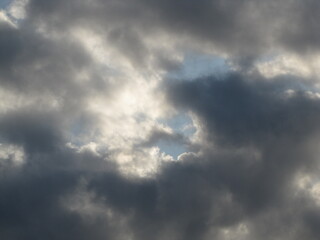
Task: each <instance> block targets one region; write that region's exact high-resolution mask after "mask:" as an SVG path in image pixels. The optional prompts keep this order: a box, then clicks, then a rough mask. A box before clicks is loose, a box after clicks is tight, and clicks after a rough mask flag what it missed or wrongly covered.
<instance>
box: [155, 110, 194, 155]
mask: <svg viewBox="0 0 320 240" xmlns="http://www.w3.org/2000/svg"><path fill="white" fill-rule="evenodd" d="M158 122H159V123H161V124H164V125H166V126H168V127H170V128H171V129H172V130H173V131H174V132H176V133H180V134H182V135H183V136H185V137H186V138H188V137H191V136H192V135H193V134H194V133H195V131H196V129H195V127H193V122H192V119H191V118H190V116H189V115H188V114H187V113H179V114H176V115H175V116H173V117H171V118H167V119H159V120H158ZM157 146H158V147H159V148H160V150H161V151H162V152H164V153H166V154H169V155H171V156H172V157H173V158H175V159H177V158H178V156H179V155H180V154H182V153H184V152H186V151H187V146H186V143H182V142H174V141H165V140H160V141H159V142H157Z"/></svg>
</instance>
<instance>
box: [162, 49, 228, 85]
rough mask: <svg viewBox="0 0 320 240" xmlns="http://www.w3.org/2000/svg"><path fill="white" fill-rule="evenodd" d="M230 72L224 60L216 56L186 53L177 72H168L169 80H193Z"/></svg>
mask: <svg viewBox="0 0 320 240" xmlns="http://www.w3.org/2000/svg"><path fill="white" fill-rule="evenodd" d="M229 71H230V66H229V64H228V62H227V60H226V59H224V58H222V57H219V56H217V55H209V54H200V53H186V54H185V55H184V60H183V62H182V64H181V66H180V68H178V69H177V70H174V71H171V72H168V73H167V75H166V77H167V78H169V79H179V80H193V79H196V78H199V77H206V76H210V75H215V76H220V75H224V74H226V73H227V72H229Z"/></svg>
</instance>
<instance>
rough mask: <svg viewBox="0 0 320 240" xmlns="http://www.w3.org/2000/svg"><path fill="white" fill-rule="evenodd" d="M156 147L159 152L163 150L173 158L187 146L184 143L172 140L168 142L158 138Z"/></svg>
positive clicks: (184, 150) (185, 149)
mask: <svg viewBox="0 0 320 240" xmlns="http://www.w3.org/2000/svg"><path fill="white" fill-rule="evenodd" d="M157 147H159V149H160V151H161V152H164V153H166V154H168V155H170V156H172V157H173V158H174V159H177V158H178V156H179V155H180V154H182V153H184V152H186V151H187V148H186V146H185V145H184V144H181V143H177V142H172V141H170V142H169V141H164V140H160V141H159V142H158V143H157Z"/></svg>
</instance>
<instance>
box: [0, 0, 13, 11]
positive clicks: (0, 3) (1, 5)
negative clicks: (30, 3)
mask: <svg viewBox="0 0 320 240" xmlns="http://www.w3.org/2000/svg"><path fill="white" fill-rule="evenodd" d="M11 2H12V0H0V9H5V8H7V7H8V6H9V5H10V3H11Z"/></svg>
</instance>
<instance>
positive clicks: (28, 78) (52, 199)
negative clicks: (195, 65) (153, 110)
mask: <svg viewBox="0 0 320 240" xmlns="http://www.w3.org/2000/svg"><path fill="white" fill-rule="evenodd" d="M318 10H319V6H318V3H317V2H316V1H312V0H310V1H309V0H307V1H304V2H303V3H302V2H299V1H295V0H283V1H268V2H267V3H266V2H265V1H260V0H241V1H231V0H214V1H209V0H200V1H191V0H186V1H182V0H181V1H180V0H177V1H168V0H162V1H157V0H149V1H144V0H134V1H128V0H123V1H116V0H108V1H99V0H93V1H68V2H65V1H61V0H59V1H53V0H46V1H43V0H41V1H40V0H30V1H29V3H28V4H27V5H26V18H25V19H22V20H20V22H18V24H17V26H16V27H15V26H13V25H12V24H9V23H8V22H5V21H2V20H1V24H0V84H1V87H0V90H1V93H3V96H4V97H1V100H2V101H3V103H1V104H0V143H1V145H0V173H1V175H0V238H1V239H4V240H20V239H27V240H28V239H30V240H31V239H47V238H49V239H59V240H60V239H83V240H85V239H97V240H99V239H111V240H118V239H129V238H130V239H139V240H144V239H159V240H162V239H174V240H180V239H181V240H182V239H183V240H186V239H190V240H194V239H203V240H207V239H218V240H231V239H246V240H251V239H252V240H254V239H262V240H269V239H270V240H271V239H272V240H273V239H284V240H286V239H288V240H289V239H290V240H295V239H310V240H313V239H318V235H319V224H320V216H319V210H320V209H319V203H318V202H319V199H317V198H319V196H318V195H317V194H318V193H317V192H319V189H317V182H318V177H317V175H318V171H319V163H318V156H319V150H318V144H319V139H320V138H319V130H320V128H319V122H320V98H319V95H318V94H317V88H316V85H313V84H314V82H316V80H314V79H311V80H313V81H310V79H304V78H301V77H298V76H291V75H285V76H277V77H274V78H272V79H270V78H269V79H266V78H265V77H264V76H261V75H259V74H258V73H256V71H251V72H250V71H249V70H251V68H250V66H251V63H252V62H253V61H254V59H255V57H256V56H260V55H262V54H265V53H269V51H273V50H278V49H285V51H292V52H294V53H296V54H301V56H303V55H304V54H305V53H310V52H311V53H312V54H315V53H316V52H317V51H318V47H319V46H318V44H319V43H318V42H319V41H318V40H319V39H318V38H319V36H318V35H319V34H318V33H317V32H318V31H317V18H318V17H317V14H316V13H317V11H318ZM0 17H1V16H0ZM76 29H78V30H79V29H80V30H81V29H82V30H88V29H90V31H92V33H94V34H97V35H98V36H99V37H100V38H101V40H102V43H103V44H102V45H103V46H104V47H105V48H107V49H108V50H110V51H111V52H116V54H115V55H112V56H116V57H118V58H119V59H121V57H124V58H125V59H127V60H129V62H131V63H132V66H128V65H126V63H125V64H123V65H121V64H120V65H117V64H118V63H119V62H121V60H119V59H108V60H109V62H108V64H105V65H104V64H102V63H101V62H99V60H98V59H96V58H95V57H94V54H92V52H93V51H95V50H96V49H95V48H92V49H89V48H86V47H85V46H84V45H83V44H82V43H81V41H77V39H76V38H75V36H73V35H72V34H73V33H74V32H73V30H76ZM161 35H165V36H166V37H167V41H168V43H167V45H170V46H171V44H173V45H172V46H171V47H172V48H174V47H177V49H178V50H179V51H184V48H185V47H186V42H188V41H190V42H191V43H192V44H191V45H193V46H201V45H206V44H209V45H210V48H211V47H212V46H213V47H214V48H215V50H216V51H218V52H220V53H223V54H225V55H227V56H228V57H229V59H228V60H230V59H231V60H236V61H238V62H239V63H240V65H242V66H244V67H245V68H243V69H242V71H238V72H237V71H234V72H229V73H228V74H225V75H221V76H219V77H216V76H208V77H200V78H198V79H194V80H184V79H182V80H181V81H177V80H174V81H169V80H163V79H161V80H158V81H159V82H157V84H158V85H157V84H155V85H157V86H156V87H155V89H153V90H154V92H156V91H157V93H158V92H160V93H162V94H155V96H154V101H155V102H157V101H159V102H161V101H162V99H160V98H161V97H163V96H164V98H165V99H166V100H165V102H161V103H163V104H166V106H164V108H165V107H167V108H169V109H171V110H175V111H177V112H179V111H183V112H188V113H190V114H191V115H192V117H193V118H194V120H197V126H196V127H197V129H198V132H197V133H196V135H195V138H196V140H193V139H191V138H188V136H185V135H183V134H182V133H177V131H176V129H171V130H172V132H171V130H170V131H169V130H168V131H165V130H163V129H164V128H161V127H159V126H158V125H157V124H156V121H155V117H154V118H151V117H150V116H146V115H147V114H142V115H141V116H143V117H142V118H143V119H141V121H135V118H137V116H140V115H139V114H141V113H140V112H134V113H133V114H132V115H133V116H132V117H131V118H128V119H127V122H124V121H122V120H123V118H125V117H127V116H126V115H125V113H121V114H118V111H119V112H120V109H118V108H120V107H122V105H121V104H122V101H124V102H126V101H127V102H129V104H128V106H126V107H127V108H125V110H126V111H128V112H129V111H130V110H131V108H132V105H130V104H131V103H132V102H134V98H133V99H132V98H131V96H130V95H128V96H127V98H124V100H123V98H121V97H122V96H121V93H122V88H125V87H126V86H127V85H126V84H129V83H132V82H135V81H138V80H140V82H138V84H136V85H133V86H138V87H141V86H142V88H143V87H144V86H146V85H143V84H145V83H146V82H147V83H149V80H150V79H151V77H150V76H149V75H148V76H145V75H147V74H145V73H146V72H147V70H148V68H149V67H150V66H151V67H154V68H155V69H152V70H154V72H156V74H155V75H157V77H158V78H160V77H159V76H163V75H162V74H158V72H157V71H159V69H158V67H159V66H162V67H160V68H161V70H164V69H170V68H177V67H178V65H177V63H178V62H179V61H178V60H175V58H174V57H171V56H167V54H166V52H164V51H162V48H161V47H159V46H164V45H166V44H165V43H163V42H160V41H162V39H163V38H159V39H161V40H159V39H158V37H160V36H161ZM90 37H91V35H85V37H83V38H84V39H81V40H84V41H86V40H88V39H89V40H90ZM186 39H187V40H188V41H186ZM180 40H181V45H183V46H176V45H179V43H180ZM157 41H159V42H157ZM169 41H172V43H171V42H169ZM185 41H186V42H185ZM190 42H188V43H190ZM157 47H159V48H157ZM178 47H181V49H180V48H178ZM91 51H92V52H91ZM98 51H99V50H98ZM202 51H205V49H203V50H202ZM101 52H102V53H103V54H104V53H105V52H103V51H102V50H101ZM103 54H102V55H103ZM152 61H154V63H155V65H154V66H153V65H152V64H151V65H150V62H152ZM113 63H117V64H115V66H116V67H114V68H117V67H118V68H119V69H112V67H109V65H110V66H111V65H112V64H113ZM106 65H108V66H106ZM147 65H148V66H147ZM121 67H123V69H120V68H121ZM130 67H132V68H130ZM128 69H129V70H128ZM122 71H124V72H125V71H128V72H126V73H127V75H125V74H124V76H122V75H121V72H122ZM134 71H136V72H134ZM137 72H138V73H139V74H137ZM131 76H132V77H131ZM143 77H144V78H146V81H145V82H144V81H141V79H140V78H143ZM137 79H138V80H137ZM150 82H151V80H150ZM139 84H140V85H139ZM129 90H132V91H134V89H133V88H131V89H129ZM154 92H152V93H154ZM129 93H130V91H129ZM138 93H139V94H143V91H140V92H138ZM101 99H102V100H101ZM143 100H144V101H147V100H149V99H147V100H145V99H143ZM99 101H100V102H101V101H102V103H103V104H100V105H99V104H97V105H95V103H96V102H99ZM117 102H120V103H121V104H119V105H116V104H115V103H117ZM126 104H127V103H126ZM136 104H137V105H138V104H141V103H140V102H137V103H136ZM142 106H145V105H142ZM140 108H141V107H140ZM142 108H143V107H142ZM159 108H160V107H159ZM110 109H111V110H110ZM143 110H144V109H142V110H141V109H139V111H143ZM108 111H109V112H108ZM101 112H102V113H101ZM100 113H101V114H100ZM99 114H100V115H99ZM135 114H136V115H135ZM150 115H152V114H150ZM148 117H149V118H148ZM104 118H108V120H109V121H103V120H104ZM144 118H146V119H144ZM150 119H151V120H153V122H152V124H150V122H147V121H151V120H150ZM156 120H157V119H156ZM143 121H146V122H147V123H148V124H145V125H143V127H141V128H138V129H134V130H132V125H130V124H131V123H132V122H134V123H135V124H141V122H143ZM114 122H120V124H122V125H121V128H120V129H123V131H119V128H115V129H113V127H114V126H115V125H113V123H114ZM134 126H135V125H134ZM150 126H152V127H150ZM117 127H118V125H117ZM141 129H142V131H144V132H143V133H141V132H140V131H141ZM103 131H106V132H111V133H112V134H110V135H105V136H108V137H109V138H104V136H103V137H101V139H102V140H101V139H98V138H99V137H100V136H101V135H103V133H102V132H103ZM126 131H128V132H129V133H128V134H127V135H125V134H124V133H122V132H126ZM132 132H133V133H132ZM121 134H124V135H123V136H124V137H123V139H121V140H123V141H119V140H118V139H117V140H114V139H113V137H115V138H116V137H117V136H119V135H121ZM132 135H133V136H132ZM110 136H112V137H110ZM141 136H143V137H141ZM132 138H134V140H132ZM97 139H98V140H99V141H100V142H99V144H96V142H95V141H98V140H97ZM117 141H118V142H117ZM130 141H132V142H130ZM159 141H166V142H168V143H172V144H174V143H179V144H183V145H186V146H187V148H188V149H189V150H190V151H193V152H185V153H183V154H182V155H180V157H179V160H175V161H169V160H166V161H165V160H157V161H159V163H158V165H157V168H156V169H155V172H154V173H153V174H151V175H150V176H147V177H141V176H132V175H130V174H128V173H127V172H126V171H124V170H123V165H124V164H123V162H121V161H120V160H119V161H116V160H115V159H114V158H115V156H114V153H116V154H118V153H121V152H122V150H123V152H124V153H125V154H127V153H128V151H131V152H132V155H134V153H135V151H136V152H139V151H142V149H144V150H145V149H149V148H150V147H151V146H154V145H157V144H158V142H159ZM108 142H112V143H113V144H110V145H108ZM91 143H93V144H91ZM90 144H91V145H90ZM94 144H96V145H99V146H98V147H97V148H95V147H92V146H96V145H94ZM126 144H127V145H128V146H126ZM115 145H116V147H115ZM6 147H7V148H8V149H9V148H10V149H19V151H21V154H22V158H23V160H22V162H20V163H19V162H17V160H16V159H15V155H14V154H13V153H12V152H10V151H12V150H10V151H9V150H8V151H6ZM109 148H110V149H109ZM132 148H134V149H132ZM128 149H129V150H128ZM15 151H18V150H15ZM138 156H140V155H138ZM148 156H149V155H148ZM150 158H151V157H150ZM122 160H123V159H122ZM151 160H152V159H150V162H151ZM123 161H126V159H125V160H123ZM138 167H139V166H138ZM132 168H133V170H134V168H135V166H133V167H132ZM306 182H307V183H306ZM301 186H302V187H301Z"/></svg>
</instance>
